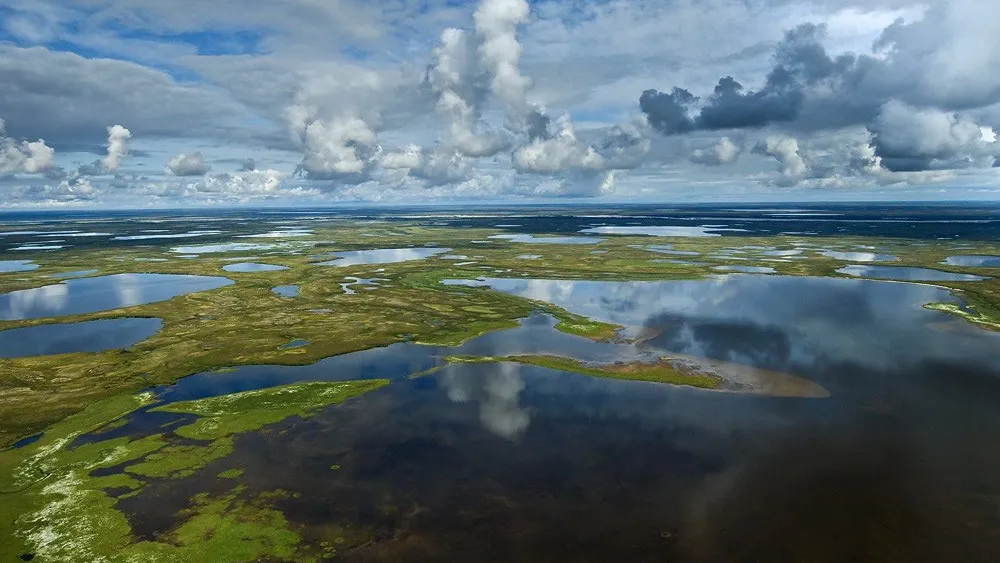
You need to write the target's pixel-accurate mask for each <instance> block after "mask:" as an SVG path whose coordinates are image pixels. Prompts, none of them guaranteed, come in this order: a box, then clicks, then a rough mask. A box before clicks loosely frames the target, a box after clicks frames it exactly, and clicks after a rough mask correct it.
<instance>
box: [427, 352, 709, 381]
mask: <svg viewBox="0 0 1000 563" xmlns="http://www.w3.org/2000/svg"><path fill="white" fill-rule="evenodd" d="M445 360H446V361H448V362H451V363H494V362H515V363H519V364H526V365H532V366H539V367H543V368H548V369H553V370H558V371H566V372H570V373H579V374H581V375H588V376H591V377H604V378H608V379H627V380H632V381H652V382H656V383H669V384H671V385H686V386H689V387H700V388H702V389H717V388H718V387H719V382H718V380H716V379H714V378H712V377H709V376H707V375H703V374H697V373H689V372H685V371H682V370H679V369H677V368H675V367H673V366H672V365H671V364H670V363H669V362H666V361H661V362H656V363H641V362H631V363H619V364H587V363H583V362H580V361H577V360H574V359H572V358H564V357H561V356H547V355H523V356H500V357H494V356H448V357H446V358H445Z"/></svg>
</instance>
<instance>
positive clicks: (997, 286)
mask: <svg viewBox="0 0 1000 563" xmlns="http://www.w3.org/2000/svg"><path fill="white" fill-rule="evenodd" d="M502 232H503V231H502V230H500V229H466V228H447V227H428V226H424V225H420V224H416V223H414V224H406V223H395V222H394V223H379V224H359V223H355V222H352V221H349V220H337V221H330V222H327V223H323V224H321V225H317V226H315V227H314V236H312V237H301V238H295V239H290V240H288V241H281V240H278V241H273V240H269V239H265V240H263V241H262V242H263V243H264V244H273V245H276V246H275V247H273V248H269V249H259V250H250V251H243V252H226V253H212V254H209V253H204V254H201V255H200V256H199V257H198V258H196V259H181V258H178V253H176V252H171V246H170V245H164V246H144V247H127V248H126V247H106V248H91V249H82V250H74V249H73V248H69V249H66V250H62V251H59V252H56V253H39V254H37V255H33V254H18V255H17V258H18V259H33V260H36V261H37V262H38V263H39V264H40V265H41V267H40V268H39V269H37V270H34V271H30V272H15V273H8V274H0V291H3V292H7V291H12V290H17V289H25V288H32V287H39V286H43V285H49V284H52V283H54V282H55V280H53V279H52V278H49V277H47V276H50V275H52V274H57V273H60V272H70V271H78V270H89V269H97V270H98V271H99V275H107V274H115V273H130V272H131V273H135V272H144V273H171V274H198V275H215V276H218V275H225V276H227V277H229V278H230V279H232V280H234V281H235V282H236V283H234V284H233V285H230V286H227V287H223V288H220V289H216V290H211V291H204V292H199V293H193V294H189V295H184V296H180V297H176V298H174V299H171V300H170V301H165V302H161V303H154V304H149V305H139V306H134V307H127V308H122V309H116V310H113V311H106V312H102V313H94V314H86V315H75V316H69V317H59V318H44V319H35V320H26V321H7V322H0V329H5V328H14V327H22V326H30V325H36V324H43V323H53V322H74V321H85V320H93V319H101V318H114V317H157V318H160V319H162V320H163V329H162V330H161V331H160V332H158V333H157V334H155V335H154V336H152V337H151V338H149V339H147V340H145V341H143V342H141V343H139V344H137V345H135V346H133V347H132V348H130V349H129V350H124V351H108V352H102V353H81V354H63V355H58V356H41V357H29V358H15V359H0V445H6V444H10V443H12V442H13V441H15V440H17V439H18V438H20V437H24V436H28V435H31V434H33V433H35V432H38V431H41V430H43V429H44V428H46V427H47V426H48V425H50V424H52V423H54V422H57V421H59V420H61V419H63V418H65V417H66V416H69V415H71V414H73V413H77V412H80V411H81V410H82V409H84V408H85V407H87V406H88V405H90V404H92V403H94V402H96V401H99V400H101V399H104V398H107V397H112V396H116V395H121V394H127V393H134V392H136V391H138V390H140V389H143V388H146V387H148V386H151V385H157V384H168V383H171V382H173V381H175V380H177V379H178V378H181V377H184V376H187V375H190V374H193V373H198V372H202V371H208V370H216V369H221V368H225V367H227V366H233V365H243V364H283V365H303V364H309V363H313V362H316V361H318V360H320V359H322V358H325V357H329V356H333V355H337V354H343V353H347V352H352V351H357V350H363V349H367V348H372V347H376V346H385V345H388V344H392V343H394V342H399V341H404V340H410V341H415V342H419V343H428V344H441V345H455V344H459V343H461V342H463V341H465V340H468V339H469V338H472V337H475V336H477V335H480V334H483V333H486V332H489V331H493V330H498V329H503V328H509V327H513V326H515V325H516V322H517V319H519V318H523V317H525V316H526V315H528V314H529V313H530V312H531V311H532V310H538V309H542V310H545V311H547V312H549V313H551V314H553V315H554V316H556V317H557V318H558V319H559V324H558V326H557V328H558V329H559V330H563V331H565V332H569V333H573V334H577V335H581V336H585V337H589V338H593V339H595V340H604V339H610V338H615V337H616V330H617V328H618V327H615V326H612V325H608V324H606V323H599V322H594V321H592V320H589V319H586V318H583V317H579V316H578V315H573V314H571V313H569V312H567V311H564V310H562V309H559V308H557V307H554V306H552V305H549V304H546V303H541V302H534V301H531V300H527V299H521V298H517V297H513V296H509V295H505V294H502V293H499V292H494V291H491V290H489V289H486V288H470V287H458V286H445V285H442V284H441V283H440V281H441V280H443V279H449V278H460V279H472V278H476V277H480V276H493V277H513V278H517V277H521V278H547V279H567V280H573V279H588V280H670V279H697V278H701V277H704V276H706V275H712V274H718V273H720V272H718V271H715V270H713V267H715V266H723V265H738V266H768V267H771V268H773V269H774V270H775V272H776V273H778V274H783V275H796V276H838V275H839V274H837V273H836V270H837V269H838V268H840V267H842V266H844V265H845V264H848V263H851V262H850V261H848V260H839V259H835V258H829V257H825V256H822V255H821V254H819V253H818V250H820V249H827V250H838V251H850V252H879V253H886V254H892V255H895V256H898V257H899V260H898V261H893V262H886V263H884V264H885V265H891V266H921V267H930V268H935V269H939V270H945V271H950V272H956V273H975V274H981V275H984V276H991V277H993V279H990V280H986V281H981V282H936V283H935V285H939V286H943V287H948V288H951V289H952V290H954V292H955V293H956V294H957V295H959V296H960V297H961V298H962V299H963V300H964V301H965V302H966V304H967V306H968V307H967V308H966V309H959V308H955V307H953V306H951V305H948V304H943V305H930V306H931V307H935V308H938V309H939V310H944V311H946V312H949V313H953V314H955V315H958V316H961V317H963V318H966V319H967V320H969V321H971V322H974V323H976V324H979V325H981V326H983V327H984V328H996V327H997V325H998V324H1000V279H998V278H1000V268H967V267H958V266H945V265H942V264H940V262H941V261H942V260H943V259H944V258H946V257H947V256H951V255H957V254H986V255H991V254H992V255H1000V244H996V243H988V242H973V243H963V244H962V246H961V247H959V245H958V244H957V243H955V242H953V241H916V240H905V239H882V238H875V237H838V238H820V237H808V238H807V237H801V236H766V237H754V236H746V237H742V236H726V237H704V238H670V237H647V236H608V237H606V238H605V240H603V241H602V242H599V243H597V244H593V245H565V244H526V243H518V242H513V241H509V240H504V239H491V238H489V237H490V236H491V235H496V234H500V233H502ZM239 240H241V242H242V241H251V242H253V240H254V239H239ZM473 241H477V242H475V243H474V242H473ZM427 245H437V246H440V247H445V248H449V249H451V250H450V251H449V252H448V253H447V254H441V255H438V256H435V257H431V258H427V259H422V260H410V261H404V262H397V263H388V264H369V265H354V266H346V267H338V266H317V265H315V262H317V261H320V260H325V259H330V258H333V256H330V255H328V254H329V253H331V252H336V251H350V250H366V249H384V248H405V247H423V246H427ZM657 245H658V246H659V247H660V250H663V247H664V246H666V245H669V247H670V248H669V251H670V252H675V253H676V252H682V253H687V254H664V253H662V252H655V251H654V250H653V249H652V248H650V247H652V246H657ZM593 251H598V253H595V252H593ZM775 251H778V253H779V254H778V255H776V253H775ZM781 251H789V252H795V251H798V252H799V254H797V255H788V256H781V255H780V252H781ZM192 252H196V251H192ZM526 255H532V256H534V255H538V256H539V257H538V258H536V259H527V258H525V256H526ZM241 257H242V258H245V259H247V260H252V261H254V262H261V263H267V264H276V265H282V266H287V267H288V269H287V270H283V271H272V272H255V273H227V272H223V270H222V267H223V266H224V265H226V264H228V263H231V262H233V261H234V260H235V259H237V258H241ZM151 258H152V259H166V261H163V262H150V261H148V260H149V259H151ZM137 259H138V260H140V261H137ZM347 276H356V277H359V278H366V279H371V278H379V279H381V280H385V281H379V282H377V283H378V285H377V286H355V287H354V290H355V293H354V294H347V293H345V292H344V290H343V289H342V288H341V286H340V284H341V283H345V282H347V281H348V280H346V279H345V278H346V277H347ZM290 284H294V285H298V286H299V295H298V296H297V297H294V298H284V297H280V296H278V295H276V294H275V293H273V292H272V291H271V289H272V288H273V287H275V286H278V285H290ZM293 339H301V340H305V341H308V342H309V344H308V345H307V346H301V347H295V348H285V349H283V348H282V345H284V344H286V343H288V342H289V341H291V340H293Z"/></svg>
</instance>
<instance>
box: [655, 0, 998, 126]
mask: <svg viewBox="0 0 1000 563" xmlns="http://www.w3.org/2000/svg"><path fill="white" fill-rule="evenodd" d="M971 4H972V3H971V2H969V1H967V0H960V1H956V2H954V3H942V4H934V5H932V6H931V7H930V8H929V9H928V11H927V13H926V15H925V16H924V17H923V18H922V19H918V20H916V21H912V22H905V21H902V20H897V21H896V22H895V23H893V24H891V25H890V26H888V27H887V28H886V29H885V30H884V31H883V32H882V33H881V34H880V36H879V38H878V39H877V40H876V41H875V42H874V44H873V50H874V51H876V52H877V53H878V55H867V54H857V53H843V54H839V55H833V54H831V53H830V52H828V50H827V49H826V47H825V46H824V45H823V40H824V39H825V36H826V27H825V26H823V25H815V24H802V25H799V26H797V27H795V28H794V29H791V30H789V31H787V32H786V33H785V35H784V37H783V39H782V40H781V41H780V42H779V43H778V45H777V46H776V47H775V52H774V56H773V65H772V67H771V69H770V71H769V72H768V74H767V76H766V79H765V82H764V85H763V86H761V87H760V88H759V89H756V90H750V89H747V88H745V87H744V86H743V85H742V84H741V83H740V82H739V81H738V80H737V79H735V78H733V77H732V76H725V77H723V78H721V79H720V80H719V81H718V84H717V85H716V86H715V89H714V91H713V92H712V93H711V94H709V95H708V96H706V97H705V98H704V99H702V100H699V99H698V98H697V97H695V96H694V95H693V94H691V93H690V92H689V91H688V90H685V89H683V88H677V87H675V88H674V89H673V90H672V91H671V92H670V93H669V94H667V93H661V92H658V91H656V90H647V91H645V92H643V93H642V96H641V97H640V99H639V106H640V109H641V110H642V111H643V113H645V114H646V116H647V119H648V120H649V123H650V125H651V126H653V127H654V128H655V129H656V130H658V131H659V132H661V133H663V134H667V135H672V134H677V133H685V132H688V131H692V130H720V129H746V128H761V127H765V126H770V125H783V126H785V127H787V128H788V129H790V130H794V131H797V132H813V131H820V130H830V129H836V128H840V127H845V126H852V125H866V126H867V125H870V124H872V122H873V121H874V120H875V118H876V117H877V116H878V115H879V113H880V111H881V108H882V107H883V105H885V104H886V103H887V102H889V101H892V100H897V101H901V102H904V103H906V104H909V105H912V106H914V107H920V108H932V109H936V110H942V111H967V110H973V109H977V108H985V107H988V106H990V105H991V104H995V103H997V102H998V101H1000V49H998V48H997V47H996V45H997V43H998V42H997V41H996V35H995V34H996V29H995V28H994V29H993V30H992V31H991V30H990V28H989V27H988V26H984V25H982V24H979V23H977V19H978V18H980V17H985V18H990V17H993V18H995V17H996V15H997V14H993V15H992V16H991V15H990V14H986V13H977V11H976V10H974V9H970V5H971ZM698 102H700V104H699V103H698Z"/></svg>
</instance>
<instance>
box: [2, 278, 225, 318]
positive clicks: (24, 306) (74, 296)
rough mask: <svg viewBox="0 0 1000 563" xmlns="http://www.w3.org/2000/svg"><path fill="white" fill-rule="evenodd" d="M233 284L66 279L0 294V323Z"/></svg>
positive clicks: (221, 281)
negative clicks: (0, 321)
mask: <svg viewBox="0 0 1000 563" xmlns="http://www.w3.org/2000/svg"><path fill="white" fill-rule="evenodd" d="M231 283H233V282H232V281H230V280H228V279H226V278H222V277H214V276H187V275H174V274H115V275H112V276H100V277H96V278H80V279H70V280H66V281H63V282H60V283H57V284H52V285H45V286H42V287H38V288H33V289H22V290H18V291H11V292H9V293H4V294H0V320H19V319H35V318H39V317H57V316H64V315H76V314H80V313H93V312H97V311H107V310H110V309H117V308H119V307H128V306H130V305H140V304H144V303H156V302H158V301H166V300H167V299H170V298H172V297H176V296H178V295H184V294H186V293H192V292H195V291H205V290H209V289H216V288H219V287H223V286H226V285H229V284H231Z"/></svg>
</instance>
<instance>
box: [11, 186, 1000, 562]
mask: <svg viewBox="0 0 1000 563" xmlns="http://www.w3.org/2000/svg"><path fill="white" fill-rule="evenodd" d="M879 211H880V213H882V215H880V216H874V215H872V210H871V209H870V207H869V206H865V207H859V208H857V209H853V208H836V209H834V210H830V209H824V208H817V209H811V210H810V212H809V213H791V212H789V213H784V212H782V213H777V212H770V211H761V210H756V209H742V210H725V209H717V208H712V209H701V208H692V209H671V210H666V211H661V210H656V209H651V208H649V209H647V208H642V209H632V208H623V209H619V210H616V211H613V212H604V210H591V209H587V210H580V209H567V210H555V211H551V210H549V211H546V212H545V213H539V212H522V211H517V210H514V211H511V210H504V211H503V212H502V213H501V212H498V213H495V214H490V213H484V214H483V216H482V217H466V216H463V217H456V218H447V217H445V218H442V217H441V216H439V215H438V214H434V216H428V217H426V218H425V217H423V216H422V212H421V211H420V210H413V211H410V212H407V213H402V212H391V213H390V212H375V211H363V212H362V211H338V212H333V211H331V212H325V213H318V212H313V213H310V214H309V215H305V214H304V213H289V214H288V216H287V217H282V216H281V215H280V213H271V214H268V215H267V216H266V218H262V217H259V216H256V215H254V214H253V213H251V212H238V211H231V212H226V213H220V216H219V217H217V218H215V219H214V220H213V221H212V222H211V223H209V222H207V221H206V219H205V218H204V217H193V216H192V217H189V216H185V215H184V214H164V215H150V216H148V217H146V218H143V217H144V216H139V218H134V217H132V218H129V220H127V221H122V220H120V219H117V218H115V217H113V216H112V217H89V216H88V217H85V218H83V219H82V218H79V217H74V216H69V217H66V216H59V217H58V218H47V217H42V218H40V219H33V223H32V224H31V225H30V226H29V225H27V224H25V223H20V222H18V221H24V220H26V219H24V218H23V217H21V216H16V217H14V218H10V219H9V220H8V222H7V223H4V224H2V225H0V231H3V232H4V233H6V234H5V238H6V240H7V242H8V243H10V246H11V247H14V246H17V247H20V246H33V245H34V246H43V245H42V244H40V243H38V242H37V241H39V240H50V239H51V238H52V237H46V236H44V235H47V234H55V233H65V232H69V231H75V232H77V233H102V235H101V236H96V235H95V236H92V237H83V236H81V237H77V238H74V239H73V245H72V246H68V247H67V248H64V249H61V250H59V251H58V252H54V253H53V252H49V251H42V250H39V251H34V252H32V251H20V250H19V251H17V253H16V254H15V255H12V256H11V257H10V259H11V260H18V261H23V262H22V263H28V264H32V265H34V266H36V267H35V268H34V269H30V270H21V271H7V272H2V273H0V292H2V295H0V319H2V320H0V398H2V399H3V401H2V402H0V440H2V442H0V443H2V447H5V448H6V449H3V450H0V558H2V559H3V560H18V559H23V560H35V561H77V560H80V558H81V557H83V558H86V559H87V560H106V561H119V560H120V561H127V560H141V561H161V560H162V561H207V560H213V561H216V560H218V561H221V560H226V561H259V560H267V561H320V560H331V559H332V560H337V561H358V562H372V561H394V562H395V561H402V562H406V561H456V560H474V561H483V562H490V561H510V560H512V559H518V560H523V561H552V560H575V561H608V560H624V561H677V562H693V563H701V562H706V563H707V562H715V561H747V562H749V561H762V560H775V557H777V558H778V559H781V560H799V561H842V560H852V561H888V562H895V561H899V562H904V561H905V562H907V563H910V562H913V561H954V560H963V561H983V562H987V561H995V560H996V559H997V558H998V557H1000V516H998V515H1000V508H998V507H1000V478H998V477H997V475H1000V454H997V453H996V449H995V447H993V446H994V444H995V443H996V442H997V440H998V439H1000V417H998V416H997V409H996V404H997V401H998V400H1000V354H997V353H996V351H997V350H998V349H1000V332H998V329H1000V309H998V306H1000V281H998V278H997V276H998V274H1000V267H996V265H995V264H993V263H992V262H990V261H988V260H984V261H974V260H971V258H973V257H991V256H996V255H1000V243H997V242H994V241H995V240H996V237H995V236H993V234H992V233H993V231H990V230H988V229H987V230H985V231H984V230H983V229H984V227H983V225H984V223H982V222H976V221H989V220H991V219H982V218H981V216H980V215H976V213H979V211H978V210H976V209H970V210H967V211H966V213H967V214H968V222H957V223H955V226H954V228H952V230H951V231H947V230H946V227H944V226H942V224H941V222H940V220H939V218H938V217H937V216H935V215H933V213H935V212H936V211H933V209H932V211H926V210H919V211H914V210H908V209H895V210H884V209H883V210H879ZM942 213H943V211H942ZM948 213H951V214H952V215H953V214H954V211H951V210H949V211H948ZM907 214H909V215H907ZM790 215H791V216H790ZM800 215H801V216H800ZM887 216H889V217H891V218H892V220H891V221H887V220H885V217H887ZM501 217H502V218H501ZM15 219H16V220H15ZM84 219H85V220H84ZM974 220H975V221H974ZM987 224H988V223H987ZM498 225H502V226H498ZM844 225H853V227H850V228H848V227H845V226H844ZM913 225H917V226H922V227H925V228H926V230H925V231H922V232H914V231H913V230H912V226H913ZM597 226H600V227H605V228H603V229H602V230H599V231H592V232H593V233H596V234H600V235H602V237H603V238H596V237H584V236H580V235H579V234H577V233H579V231H581V230H585V229H594V228H597ZM903 226H906V228H907V229H909V230H901V229H903ZM632 227H635V228H632ZM669 229H680V230H669ZM837 229H842V230H840V231H838V230H837ZM843 229H846V232H845V231H844V230H843ZM850 229H854V230H853V231H852V230H850ZM154 231H155V232H154ZM786 231H787V232H794V233H797V234H781V232H786ZM945 232H950V233H951V235H950V236H949V238H948V239H947V240H939V238H938V236H939V235H942V234H943V233H945ZM111 233H115V236H113V237H112V236H109V235H110V234H111ZM654 233H655V234H654ZM798 233H817V234H812V235H806V234H798ZM171 235H176V236H171ZM61 236H63V235H60V237H61ZM652 236H655V237H657V238H656V239H655V240H656V244H654V245H651V244H650V237H652ZM286 237H287V238H289V239H290V241H288V242H286V241H282V239H284V238H286ZM177 238H183V239H185V241H184V244H185V246H183V247H176V246H175V245H176V244H177V242H179V241H177V240H176V239H177ZM257 238H260V239H268V242H267V243H249V242H232V241H234V240H247V239H257ZM67 240H69V238H68V237H67ZM292 241H294V242H292ZM529 244H530V245H538V246H532V247H531V250H532V251H534V250H536V249H537V250H538V252H537V253H533V254H526V245H529ZM956 246H961V247H962V248H961V249H958V250H960V252H959V251H957V249H956ZM859 252H861V253H862V254H865V256H861V255H859V254H858V253H859ZM189 254H197V255H198V258H197V259H185V258H182V257H181V256H183V255H189ZM664 254H668V255H669V254H676V255H678V256H697V257H698V258H697V260H665V259H662V258H665V256H664ZM960 254H961V255H962V256H968V257H970V260H954V259H952V258H953V257H956V256H959V255H960ZM869 255H870V256H869ZM529 257H530V258H529ZM868 257H870V258H871V260H866V258H868ZM887 257H888V258H887ZM3 258H5V257H0V259H3ZM892 258H895V260H893V261H892V263H893V265H892V266H872V265H864V266H862V265H858V264H853V263H854V262H866V261H881V260H891V259H892ZM150 259H155V261H151V260H150ZM258 260H260V262H257V261H258ZM267 263H271V264H272V265H274V264H281V267H282V269H271V268H266V269H261V268H246V269H245V271H240V272H239V273H234V274H232V275H231V276H229V277H228V278H227V277H221V276H220V275H219V273H220V272H221V271H222V270H224V269H226V268H227V267H232V266H241V265H243V264H267ZM859 268H864V270H859ZM872 268H875V269H874V270H873V269H872ZM884 270H888V272H885V271H884ZM80 272H83V273H80ZM928 272H930V273H928ZM77 273H79V274H78V275H80V276H84V277H73V276H72V275H67V274H77ZM98 273H99V275H94V274H98ZM765 273H766V275H762V274H765ZM883 275H884V276H885V277H887V278H889V279H887V280H880V279H868V278H875V277H881V276H883ZM56 276H61V277H66V278H68V279H65V280H64V281H61V282H59V283H55V284H54V283H53V281H54V280H53V277H56ZM86 276H93V277H86ZM925 281H926V282H928V283H924V282H925ZM53 288H54V289H53ZM843 538H854V539H855V541H843ZM776 554H781V556H777V555H776Z"/></svg>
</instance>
